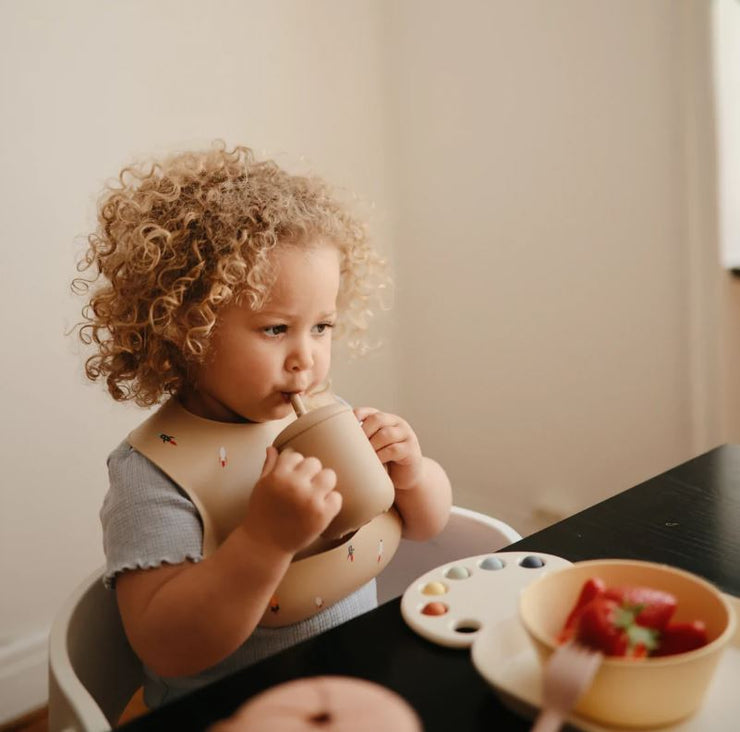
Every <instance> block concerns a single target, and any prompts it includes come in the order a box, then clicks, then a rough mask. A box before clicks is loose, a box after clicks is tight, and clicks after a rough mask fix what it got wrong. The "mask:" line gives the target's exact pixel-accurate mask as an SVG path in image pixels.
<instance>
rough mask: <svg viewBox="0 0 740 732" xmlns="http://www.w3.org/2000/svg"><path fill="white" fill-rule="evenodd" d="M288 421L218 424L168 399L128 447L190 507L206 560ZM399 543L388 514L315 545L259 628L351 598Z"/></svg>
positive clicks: (239, 513) (293, 568)
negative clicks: (151, 465) (175, 487)
mask: <svg viewBox="0 0 740 732" xmlns="http://www.w3.org/2000/svg"><path fill="white" fill-rule="evenodd" d="M294 419H295V417H293V416H290V417H287V418H286V419H283V420H276V421H273V422H263V423H231V422H216V421H213V420H208V419H204V418H202V417H198V416H196V415H194V414H192V413H191V412H188V411H187V410H186V409H185V408H184V407H183V406H182V405H181V404H180V402H179V401H178V400H177V399H174V398H173V399H170V400H169V401H168V402H166V403H165V404H164V405H163V406H162V407H161V408H160V409H159V410H157V411H156V412H155V413H154V414H152V415H151V416H150V417H149V418H148V419H147V420H146V421H145V422H143V423H142V424H141V425H140V426H139V427H137V428H136V429H135V430H133V432H131V434H130V435H129V436H128V442H129V444H130V445H131V446H132V447H133V448H135V449H136V450H137V451H138V452H140V453H141V454H143V455H144V456H146V457H147V458H149V460H151V461H152V462H153V463H154V464H155V465H157V467H159V468H160V470H162V471H163V472H164V473H165V474H166V475H167V476H169V478H170V479H172V480H173V481H174V482H175V483H176V484H177V485H178V486H179V487H180V488H181V489H182V490H183V491H184V492H185V493H186V494H187V496H188V497H189V498H190V500H191V501H192V502H193V504H194V505H195V507H196V509H197V511H198V514H199V515H200V519H201V521H202V523H203V556H204V557H207V556H208V555H209V554H212V553H213V552H214V551H215V550H216V548H217V547H218V546H219V545H220V544H221V543H222V542H223V541H224V540H225V539H226V537H227V536H228V535H229V534H230V533H231V532H232V531H233V530H234V529H235V528H236V527H237V526H238V525H239V523H240V522H241V520H242V518H243V517H244V513H245V511H246V508H247V503H248V501H249V497H250V495H251V492H252V487H253V486H254V484H255V483H256V482H257V479H258V478H259V475H260V472H261V470H262V465H263V464H264V460H265V450H266V448H267V446H268V445H271V444H272V442H273V440H274V439H275V437H276V436H277V435H278V434H279V433H280V432H281V431H282V430H283V429H284V428H285V427H286V426H287V425H288V424H289V423H290V422H292V421H293V420H294ZM400 539H401V519H400V517H399V515H398V513H397V512H396V510H395V509H393V508H391V509H390V510H389V511H387V512H385V513H382V514H380V515H379V516H377V517H376V518H374V519H373V520H372V521H370V522H369V523H368V524H366V525H365V526H363V527H362V528H360V529H359V530H358V531H357V532H355V533H353V534H351V535H350V536H349V537H346V538H344V539H342V540H340V542H339V543H338V542H337V541H333V542H331V541H328V540H326V539H319V540H317V541H316V542H315V543H314V544H312V545H311V547H310V548H309V549H308V550H304V551H303V552H301V554H300V555H297V556H296V557H295V558H294V560H293V562H292V563H291V565H290V567H289V569H288V571H287V573H286V574H285V576H284V577H283V579H282V581H281V583H280V585H279V586H278V589H277V591H276V593H275V596H274V597H273V598H272V600H271V602H270V604H269V607H268V608H267V609H266V611H265V614H264V615H263V617H262V620H261V621H260V625H262V626H267V627H278V626H282V625H289V624H291V623H295V622H298V621H300V620H304V619H305V618H307V617H309V616H311V615H313V614H314V613H316V612H318V611H320V610H321V609H323V608H325V607H328V606H329V605H332V604H333V603H335V602H337V601H339V600H341V599H342V598H344V597H346V596H347V595H349V594H351V593H352V592H354V591H355V590H357V589H359V588H360V587H362V585H364V584H366V583H367V582H369V581H370V580H371V579H372V578H373V577H375V576H376V575H378V574H379V573H380V572H381V571H382V570H383V569H384V568H385V566H386V565H387V564H388V562H389V560H390V559H391V557H392V556H393V555H394V554H395V552H396V549H397V548H398V543H399V541H400Z"/></svg>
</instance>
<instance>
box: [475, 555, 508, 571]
mask: <svg viewBox="0 0 740 732" xmlns="http://www.w3.org/2000/svg"><path fill="white" fill-rule="evenodd" d="M505 566H506V565H505V564H504V563H503V562H502V561H501V560H500V559H499V558H498V557H486V558H485V559H484V560H483V561H482V562H481V563H480V568H481V569H503V568H504V567H505Z"/></svg>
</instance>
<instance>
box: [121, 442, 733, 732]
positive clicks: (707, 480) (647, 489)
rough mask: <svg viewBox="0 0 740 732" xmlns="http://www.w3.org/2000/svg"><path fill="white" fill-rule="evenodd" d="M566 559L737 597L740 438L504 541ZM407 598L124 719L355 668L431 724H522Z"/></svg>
mask: <svg viewBox="0 0 740 732" xmlns="http://www.w3.org/2000/svg"><path fill="white" fill-rule="evenodd" d="M507 550H512V551H531V552H544V553H548V554H556V555H559V556H562V557H565V558H566V559H569V560H571V561H574V562H575V561H579V560H582V559H599V558H608V557H620V558H633V559H645V560H650V561H655V562H664V563H667V564H671V565H673V566H676V567H680V568H682V569H685V570H688V571H690V572H695V573H696V574H699V575H701V576H703V577H705V578H706V579H708V580H709V581H711V582H713V583H714V584H716V585H717V586H718V587H719V588H720V589H722V590H724V591H725V592H728V593H730V594H732V595H737V596H740V446H738V445H725V446H722V447H718V448H716V449H714V450H711V451H710V452H708V453H706V454H704V455H701V456H699V457H697V458H695V459H693V460H690V461H688V462H686V463H684V464H683V465H679V466H678V467H676V468H673V469H672V470H669V471H667V472H665V473H663V474H662V475H659V476H657V477H655V478H652V479H651V480H648V481H646V482H645V483H642V484H640V485H638V486H636V487H634V488H631V489H629V490H626V491H624V492H623V493H620V494H619V495H616V496H614V497H613V498H609V499H607V500H605V501H603V502H601V503H598V504H597V505H595V506H592V507H591V508H587V509H586V510H584V511H581V512H580V513H577V514H575V515H574V516H571V517H570V518H567V519H565V520H564V521H561V522H559V523H557V524H554V525H553V526H550V527H548V528H546V529H544V530H543V531H540V532H538V533H536V534H533V535H532V536H528V537H526V538H525V539H522V540H521V541H519V542H517V543H516V544H513V545H511V546H510V547H507ZM399 605H400V599H396V600H392V601H391V602H389V603H386V604H385V605H382V606H381V607H379V608H378V609H377V610H374V611H372V612H370V613H367V614H365V615H362V616H360V617H358V618H356V619H355V620H352V621H350V622H348V623H345V624H344V625H341V626H339V627H337V628H334V629H333V630H330V631H329V632H327V633H324V634H322V635H320V636H317V637H315V638H312V639H311V640H308V641H306V642H304V643H301V644H300V645H298V646H295V647H293V648H290V649H288V650H286V651H283V652H282V653H280V654H278V655H276V656H273V657H272V658H268V659H266V660H265V661H262V662H261V663H259V664H257V665H255V666H252V667H250V668H247V669H244V670H243V671H241V672H239V673H237V674H234V675H233V676H230V677H228V678H226V679H223V680H221V681H219V682H217V683H215V684H212V685H211V686H208V687H205V688H203V689H201V690H199V691H197V692H195V693H193V694H190V695H188V696H187V697H185V698H183V699H181V700H179V701H176V702H174V703H172V704H170V705H167V706H165V707H162V708H160V709H158V710H156V711H154V712H152V713H151V714H148V715H146V716H145V717H142V718H140V719H138V720H136V721H134V722H132V723H130V724H129V725H126V727H125V729H126V730H163V729H177V730H202V729H205V728H206V727H207V726H208V725H209V724H211V723H212V722H214V721H215V720H217V719H222V718H224V717H227V716H229V715H230V714H232V713H233V712H234V711H235V710H236V708H237V707H239V706H241V704H243V703H244V702H245V701H246V700H247V699H248V698H250V697H252V696H254V695H255V694H257V693H258V692H260V691H262V690H264V689H267V688H268V687H270V686H274V685H276V684H279V683H282V682H284V681H288V680H290V679H295V678H300V677H304V676H316V675H323V674H336V675H348V676H356V677H359V678H364V679H368V680H370V681H375V682H377V683H380V684H383V685H384V686H387V687H389V688H391V689H393V690H394V691H396V692H397V693H399V694H400V695H401V696H403V697H405V698H406V700H407V701H408V702H409V703H410V704H411V705H412V706H413V707H414V708H415V709H416V710H417V712H418V713H419V715H420V716H421V718H422V721H423V724H424V729H425V730H426V732H435V731H437V730H439V732H449V731H450V730H455V732H464V731H467V730H486V731H487V732H488V731H490V730H491V729H496V730H526V729H529V726H530V723H528V722H526V721H525V720H523V719H522V718H520V717H517V716H516V715H514V714H513V713H511V712H509V711H508V710H507V709H506V708H505V707H504V706H503V705H502V704H501V703H500V702H499V701H498V698H497V697H496V696H495V694H494V693H493V691H492V690H491V688H490V687H489V686H488V685H487V684H486V683H485V682H484V681H483V679H482V678H481V677H480V676H479V675H478V673H477V672H476V671H475V669H474V667H473V665H472V663H471V661H470V654H469V651H468V650H467V649H465V650H458V649H448V648H442V647H440V646H438V645H435V644H433V643H430V642H428V641H426V640H424V639H422V638H420V637H419V636H418V635H416V634H415V633H414V632H413V631H412V630H410V629H409V628H408V627H407V626H406V624H405V623H404V621H403V619H402V618H401V613H400V609H399Z"/></svg>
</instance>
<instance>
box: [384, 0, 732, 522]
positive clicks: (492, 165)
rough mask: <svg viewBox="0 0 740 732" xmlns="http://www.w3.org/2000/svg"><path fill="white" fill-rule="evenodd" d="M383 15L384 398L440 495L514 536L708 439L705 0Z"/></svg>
mask: <svg viewBox="0 0 740 732" xmlns="http://www.w3.org/2000/svg"><path fill="white" fill-rule="evenodd" d="M393 7H394V13H393V19H392V22H391V24H390V25H391V27H392V28H393V29H394V31H393V34H394V43H393V44H392V46H391V47H392V48H393V49H394V52H395V54H396V56H395V58H394V60H395V68H396V72H397V73H396V75H395V76H394V89H395V99H396V104H397V108H398V112H397V114H398V118H399V120H400V125H399V135H398V137H397V138H396V144H397V147H396V152H397V154H398V175H399V195H398V197H397V199H396V201H397V204H398V209H399V211H400V212H401V213H400V214H399V226H398V237H397V261H398V272H399V274H398V279H399V283H400V294H399V308H398V311H399V314H400V315H399V320H398V324H399V326H400V327H399V329H398V331H397V336H398V337H397V338H396V340H395V347H396V354H397V360H398V364H399V372H398V374H397V377H398V379H399V387H400V389H399V398H400V404H401V408H402V410H403V411H404V413H405V414H406V415H407V416H408V417H409V418H410V419H412V420H413V421H414V422H415V423H416V424H417V425H418V426H419V428H420V432H421V434H422V437H423V438H424V444H425V445H426V447H427V449H428V450H429V451H430V452H432V454H434V455H437V456H438V457H439V458H440V459H441V460H442V462H443V463H444V464H445V465H446V466H447V468H448V470H449V472H450V473H451V475H452V477H453V481H454V485H455V487H456V494H457V500H458V501H459V502H461V503H465V504H468V505H472V506H474V507H476V508H479V509H482V510H485V511H487V512H489V513H492V514H495V515H498V516H500V517H502V518H504V519H507V520H509V521H510V522H512V523H514V525H515V526H517V527H518V528H520V530H522V531H525V532H526V531H529V530H532V529H534V528H537V527H538V526H541V525H542V524H543V523H546V522H548V521H551V520H552V519H553V518H555V517H557V516H558V515H562V514H568V513H571V512H573V511H574V510H575V509H578V508H581V507H584V506H585V505H588V504H590V503H593V502H595V501H597V500H599V499H601V498H604V497H606V496H608V495H610V494H613V493H614V492H616V491H620V490H623V489H625V488H627V487H629V486H631V485H633V484H635V483H637V482H638V481H641V480H643V479H646V478H648V477H650V476H651V475H653V474H656V473H658V472H660V471H662V470H664V469H666V468H668V467H670V466H672V465H674V464H676V463H678V462H680V461H683V460H685V459H688V458H689V457H691V456H693V455H695V454H697V453H699V452H701V451H703V450H705V449H707V448H709V447H711V446H713V445H715V444H717V443H718V442H720V441H722V439H723V435H722V429H721V406H722V400H721V397H720V393H719V389H720V380H719V378H718V377H719V365H718V364H719V361H718V359H719V349H720V345H721V344H720V343H719V341H718V336H717V329H718V322H719V320H718V318H719V312H720V311H719V309H718V308H719V303H718V300H717V298H718V293H717V278H718V276H719V274H720V273H719V268H718V265H717V254H716V243H715V238H714V237H715V227H714V209H713V206H714V199H713V179H712V176H713V174H714V172H713V164H712V154H713V147H712V128H711V122H712V118H711V96H710V93H709V92H710V89H709V72H708V45H707V37H708V36H707V13H708V4H705V3H701V2H679V3H676V2H672V0H662V1H653V2H649V3H643V2H623V3H614V2H609V1H607V0H604V1H601V2H600V1H594V0H565V1H562V0H561V1H560V2H555V3H542V2H519V3H486V2H464V3H435V12H429V4H428V3H427V2H424V0H417V1H411V0H409V1H407V2H403V3H399V4H394V5H393ZM735 322H737V318H736V317H735Z"/></svg>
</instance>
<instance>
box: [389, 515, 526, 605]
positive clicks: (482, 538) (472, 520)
mask: <svg viewBox="0 0 740 732" xmlns="http://www.w3.org/2000/svg"><path fill="white" fill-rule="evenodd" d="M521 538H522V537H521V534H519V532H518V531H516V530H515V529H514V528H512V527H511V526H509V524H507V523H505V522H504V521H501V520H500V519H497V518H493V517H492V516H487V515H486V514H483V513H479V512H478V511H471V510H470V509H468V508H461V507H460V506H453V507H452V510H451V511H450V518H449V520H448V522H447V526H445V528H444V529H443V530H442V532H441V533H440V534H438V535H437V536H436V537H435V538H434V539H430V540H429V541H424V542H419V541H409V540H408V539H401V544H400V545H399V547H398V551H397V552H396V554H395V556H394V557H393V559H391V561H390V563H389V564H388V566H387V567H386V568H385V570H384V571H383V573H382V574H381V575H380V576H378V578H377V580H376V582H377V585H378V604H382V603H384V602H387V601H388V600H391V599H392V598H394V597H397V596H398V595H402V594H403V593H404V591H405V590H406V588H407V587H408V586H409V584H410V583H411V582H413V581H414V580H415V579H416V578H417V577H419V576H420V575H422V574H424V573H425V572H428V571H429V570H430V569H434V568H435V567H438V566H440V565H441V564H446V563H447V562H451V561H453V560H455V559H462V558H463V557H471V556H475V555H477V554H487V553H488V552H496V551H499V550H501V549H503V548H504V547H506V546H508V545H509V544H513V543H514V542H515V541H519V539H521Z"/></svg>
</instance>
